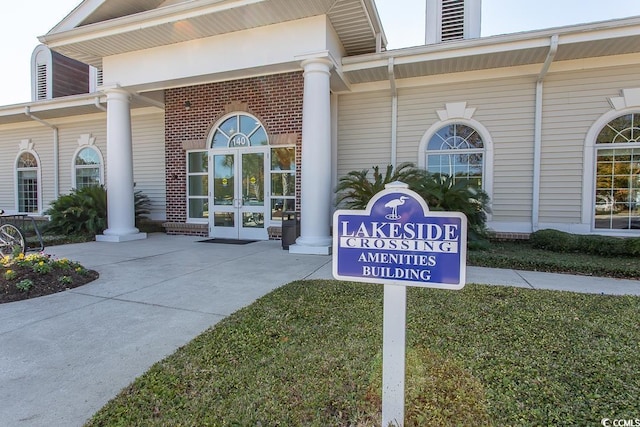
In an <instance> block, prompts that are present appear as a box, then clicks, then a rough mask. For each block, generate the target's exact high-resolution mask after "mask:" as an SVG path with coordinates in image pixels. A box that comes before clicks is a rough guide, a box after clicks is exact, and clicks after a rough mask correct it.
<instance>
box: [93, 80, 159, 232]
mask: <svg viewBox="0 0 640 427" xmlns="http://www.w3.org/2000/svg"><path fill="white" fill-rule="evenodd" d="M105 92H106V94H107V164H106V167H107V182H106V187H107V215H108V218H107V220H108V224H107V226H108V228H107V229H106V230H105V231H104V234H102V235H100V236H96V240H97V241H101V242H125V241H129V240H139V239H145V238H146V237H147V234H146V233H140V232H139V231H138V229H137V228H136V227H135V207H134V196H133V192H134V190H133V151H132V140H131V111H130V109H129V99H130V95H129V93H128V92H127V91H125V90H123V89H119V88H115V89H108V90H106V91H105Z"/></svg>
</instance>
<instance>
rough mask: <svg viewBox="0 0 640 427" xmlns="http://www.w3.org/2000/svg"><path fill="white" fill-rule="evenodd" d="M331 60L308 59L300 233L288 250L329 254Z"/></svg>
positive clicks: (303, 122) (304, 108)
mask: <svg viewBox="0 0 640 427" xmlns="http://www.w3.org/2000/svg"><path fill="white" fill-rule="evenodd" d="M332 66H333V63H332V62H331V61H330V60H328V59H326V58H314V59H307V60H305V61H303V62H302V67H303V68H304V95H303V100H302V167H301V168H300V169H301V170H300V175H301V184H302V188H301V191H302V193H301V197H300V199H301V206H300V209H301V211H302V212H301V218H300V237H299V238H298V239H297V240H296V244H295V245H291V246H289V252H291V253H296V254H316V255H329V254H331V244H332V240H331V234H330V233H329V230H330V226H331V200H332V198H331V89H330V85H329V78H330V76H331V67H332Z"/></svg>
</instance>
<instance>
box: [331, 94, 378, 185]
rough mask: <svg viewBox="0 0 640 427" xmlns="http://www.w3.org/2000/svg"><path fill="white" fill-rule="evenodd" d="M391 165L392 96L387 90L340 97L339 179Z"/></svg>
mask: <svg viewBox="0 0 640 427" xmlns="http://www.w3.org/2000/svg"><path fill="white" fill-rule="evenodd" d="M390 163H391V95H390V94H389V92H388V91H384V92H369V93H357V94H347V95H340V97H339V99H338V179H339V178H340V177H342V176H344V175H345V174H346V173H348V172H350V171H353V170H362V169H371V168H372V167H373V166H380V168H381V169H382V170H384V168H386V166H387V165H388V164H390Z"/></svg>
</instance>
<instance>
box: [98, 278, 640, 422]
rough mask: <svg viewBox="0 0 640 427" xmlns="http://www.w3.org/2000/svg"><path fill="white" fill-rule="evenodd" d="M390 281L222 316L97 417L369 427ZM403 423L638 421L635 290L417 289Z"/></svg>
mask: <svg viewBox="0 0 640 427" xmlns="http://www.w3.org/2000/svg"><path fill="white" fill-rule="evenodd" d="M382 288H383V287H382V286H381V285H366V284H355V283H347V282H335V281H300V282H294V283H290V284H288V285H286V286H283V287H281V288H279V289H277V290H275V291H274V292H272V293H270V294H268V295H266V296H265V297H263V298H261V299H260V300H259V301H257V302H256V303H254V304H252V305H251V306H249V307H247V308H245V309H243V310H240V311H238V312H236V313H235V314H233V315H232V316H230V317H228V318H226V319H225V320H223V321H222V322H220V323H219V324H218V325H216V326H215V327H213V328H212V329H210V330H209V331H207V332H205V333H203V334H202V335H201V336H199V337H198V338H196V339H195V340H193V341H192V342H191V343H189V344H188V345H186V346H185V347H183V348H181V349H179V350H178V351H177V352H176V353H175V354H173V355H172V356H170V357H168V358H167V359H166V360H163V361H161V362H159V363H157V364H156V365H154V366H153V367H152V368H151V369H150V370H149V371H148V372H147V373H146V374H144V375H143V376H142V377H140V378H138V379H137V380H136V381H135V382H134V383H133V384H132V385H131V386H129V387H128V388H126V389H125V390H123V391H122V392H121V393H120V395H119V396H117V397H116V398H115V399H114V400H112V401H111V402H110V403H109V404H107V405H106V406H105V407H104V408H103V409H102V410H101V411H99V412H98V413H97V414H96V415H95V417H94V418H93V419H92V420H91V421H90V423H89V425H96V426H98V425H121V426H133V425H136V426H143V425H158V426H177V425H181V426H206V425H211V426H264V427H266V426H349V425H353V426H374V425H379V423H380V414H379V404H380V388H381V387H380V367H381V362H380V351H381V347H382ZM407 301H408V302H407V360H408V362H407V364H408V367H407V371H408V374H407V387H406V388H407V410H406V418H407V419H406V425H407V426H411V425H415V426H427V425H439V426H440V425H451V426H456V425H469V426H481V425H494V426H506V425H509V426H517V425H524V426H541V425H545V426H546V425H580V426H583V425H600V420H601V419H602V418H605V417H606V418H611V419H614V418H617V419H633V418H638V416H640V415H639V414H640V413H639V412H638V408H640V381H638V378H640V348H639V343H640V326H639V325H640V297H615V296H603V295H582V294H574V293H568V292H554V291H533V290H528V289H521V288H512V287H493V286H484V285H467V286H466V287H465V288H464V289H463V290H461V291H444V290H434V289H425V288H409V290H408V297H407Z"/></svg>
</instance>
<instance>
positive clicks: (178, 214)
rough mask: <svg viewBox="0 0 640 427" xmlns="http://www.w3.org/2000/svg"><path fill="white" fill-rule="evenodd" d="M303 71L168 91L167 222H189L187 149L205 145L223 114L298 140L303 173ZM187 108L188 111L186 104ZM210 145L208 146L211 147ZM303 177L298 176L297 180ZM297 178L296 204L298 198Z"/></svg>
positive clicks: (274, 137)
mask: <svg viewBox="0 0 640 427" xmlns="http://www.w3.org/2000/svg"><path fill="white" fill-rule="evenodd" d="M303 84H304V80H303V75H302V71H300V72H295V73H286V74H278V75H272V76H264V77H255V78H250V79H244V80H235V81H229V82H220V83H210V84H205V85H197V86H188V87H181V88H174V89H168V90H166V92H165V137H166V144H165V147H166V148H165V150H166V151H165V160H166V173H167V179H166V182H167V221H168V222H174V223H175V222H185V221H186V219H187V210H186V209H187V208H186V194H185V187H186V164H185V163H186V162H185V161H186V151H185V148H184V147H185V146H191V147H193V146H196V145H198V144H202V147H205V145H204V144H205V140H206V138H207V137H208V135H209V132H210V131H211V129H212V128H213V126H214V125H215V124H216V122H217V121H218V120H219V119H220V118H222V117H223V116H224V115H225V114H227V113H229V112H231V111H246V112H248V113H250V114H253V115H254V116H256V117H257V118H258V119H259V120H260V121H261V122H262V124H263V125H264V126H265V128H266V131H267V133H268V134H269V138H270V140H272V141H273V140H277V139H279V138H278V137H279V136H288V137H289V138H280V139H285V140H286V139H288V140H290V137H291V135H297V136H296V138H295V139H296V147H297V150H296V151H297V153H296V154H297V159H296V164H297V169H298V170H300V156H301V152H302V150H301V138H302V96H303V89H304V88H303ZM187 102H188V103H189V108H186V107H185V103H187ZM207 143H208V141H207ZM298 175H299V174H298ZM299 181H300V180H299V177H298V180H297V182H296V199H297V200H298V205H299V197H300V182H299Z"/></svg>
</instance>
